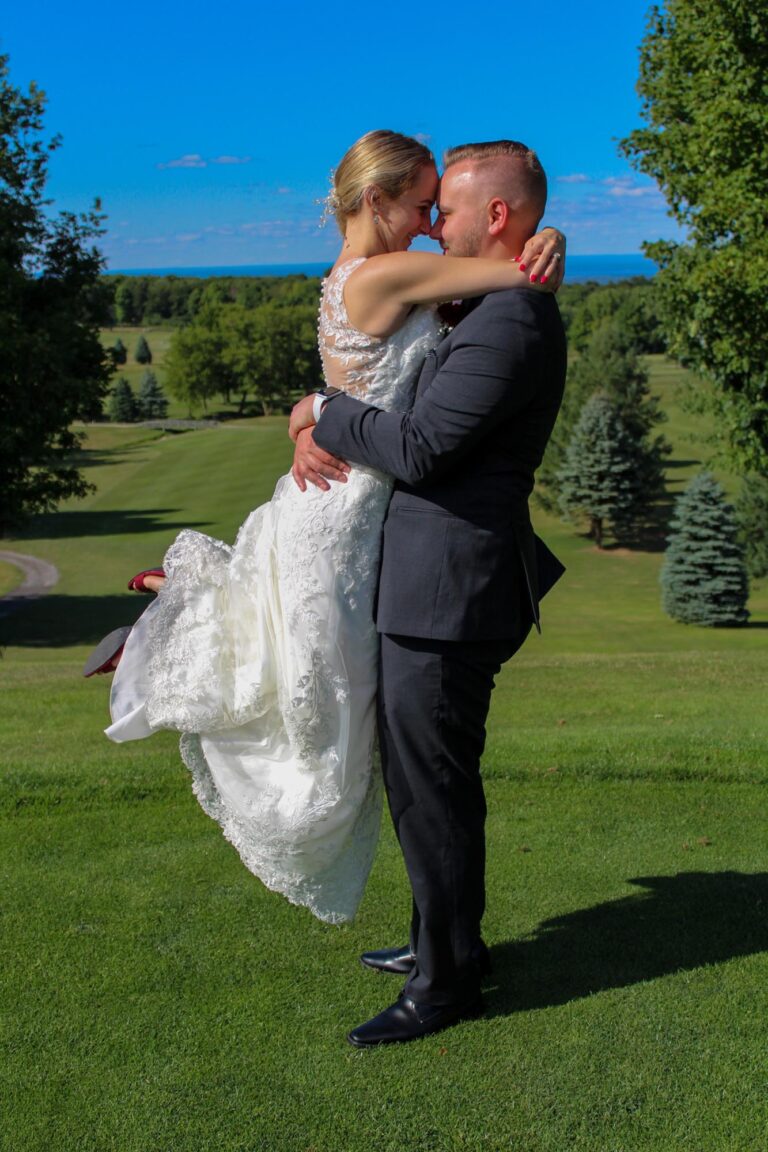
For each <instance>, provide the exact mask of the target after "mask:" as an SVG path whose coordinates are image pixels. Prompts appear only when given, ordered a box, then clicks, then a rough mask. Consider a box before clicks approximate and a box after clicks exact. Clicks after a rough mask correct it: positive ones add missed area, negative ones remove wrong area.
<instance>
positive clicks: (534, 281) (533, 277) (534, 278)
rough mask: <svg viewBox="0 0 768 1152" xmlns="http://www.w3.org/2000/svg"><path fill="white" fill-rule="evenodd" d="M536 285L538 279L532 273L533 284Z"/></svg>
mask: <svg viewBox="0 0 768 1152" xmlns="http://www.w3.org/2000/svg"><path fill="white" fill-rule="evenodd" d="M535 283H536V277H535V276H534V274H533V272H532V273H531V284H535Z"/></svg>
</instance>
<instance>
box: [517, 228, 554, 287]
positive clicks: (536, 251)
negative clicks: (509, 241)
mask: <svg viewBox="0 0 768 1152" xmlns="http://www.w3.org/2000/svg"><path fill="white" fill-rule="evenodd" d="M518 266H519V268H520V271H521V272H528V273H529V280H530V281H531V282H532V283H533V284H536V283H540V284H546V285H547V286H548V287H549V288H550V290H551V291H552V292H557V290H558V288H559V287H560V285H561V284H562V282H563V275H564V273H565V236H563V234H562V232H558V230H557V228H543V229H542V231H541V232H537V233H536V235H535V236H531V238H530V240H527V241H526V244H525V247H524V248H523V250H522V252H521V253H520V255H519V256H518Z"/></svg>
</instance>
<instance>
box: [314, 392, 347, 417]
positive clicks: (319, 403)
mask: <svg viewBox="0 0 768 1152" xmlns="http://www.w3.org/2000/svg"><path fill="white" fill-rule="evenodd" d="M341 391H342V389H341V388H320V389H319V390H318V391H317V392H315V399H314V402H313V404H312V415H313V416H314V418H315V424H317V422H318V420H319V419H320V413H321V412H322V410H323V408H324V407H325V405H326V404H327V403H328V401H329V400H333V398H334V396H338V395H339V394H340V392H341Z"/></svg>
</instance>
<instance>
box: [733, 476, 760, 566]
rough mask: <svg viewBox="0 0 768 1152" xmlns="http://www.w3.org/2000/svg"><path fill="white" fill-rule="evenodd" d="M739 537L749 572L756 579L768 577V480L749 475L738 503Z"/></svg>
mask: <svg viewBox="0 0 768 1152" xmlns="http://www.w3.org/2000/svg"><path fill="white" fill-rule="evenodd" d="M736 517H737V519H738V522H739V538H740V540H741V543H742V546H743V548H744V558H745V560H746V563H747V571H748V572H749V575H750V576H752V577H753V578H754V579H755V580H757V579H759V578H760V577H761V576H768V477H767V476H747V477H746V479H745V480H744V484H743V486H742V489H741V492H740V494H739V498H738V500H737V501H736Z"/></svg>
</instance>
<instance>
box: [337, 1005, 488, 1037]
mask: <svg viewBox="0 0 768 1152" xmlns="http://www.w3.org/2000/svg"><path fill="white" fill-rule="evenodd" d="M483 1009H484V1006H483V1001H482V997H481V996H479V995H478V996H477V998H476V999H474V1000H471V1001H470V1002H469V1003H467V1004H439V1005H434V1004H417V1003H416V1001H415V1000H411V998H410V997H409V996H401V997H400V999H399V1000H398V1001H397V1002H396V1003H395V1004H393V1005H392V1006H391V1007H390V1008H385V1009H384V1011H383V1012H380V1013H379V1015H378V1016H374V1018H373V1020H368V1021H367V1022H366V1023H365V1024H360V1025H358V1027H357V1028H353V1029H352V1031H351V1032H350V1033H349V1035H348V1036H347V1040H349V1042H350V1044H352V1045H354V1047H355V1048H375V1047H377V1046H378V1045H379V1044H402V1043H404V1042H405V1041H406V1040H418V1038H419V1037H420V1036H430V1035H431V1034H432V1033H433V1032H440V1031H441V1030H442V1029H443V1028H450V1026H451V1025H452V1024H458V1022H459V1020H469V1019H471V1018H473V1017H475V1016H481V1015H482V1014H483Z"/></svg>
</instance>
